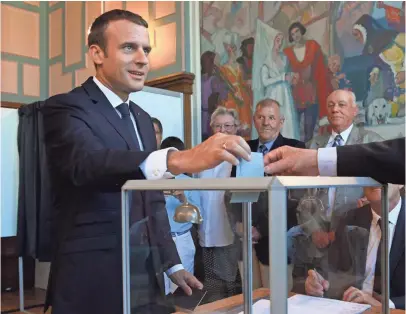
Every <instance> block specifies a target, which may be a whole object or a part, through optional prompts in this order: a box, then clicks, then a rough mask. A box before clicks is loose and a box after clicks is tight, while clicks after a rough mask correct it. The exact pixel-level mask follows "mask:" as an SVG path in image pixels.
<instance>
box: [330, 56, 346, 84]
mask: <svg viewBox="0 0 406 314" xmlns="http://www.w3.org/2000/svg"><path fill="white" fill-rule="evenodd" d="M328 69H329V71H330V76H331V85H332V86H333V89H334V90H336V89H344V90H351V82H350V81H349V80H348V79H347V77H346V75H345V73H343V72H341V58H340V56H339V55H332V56H330V57H328Z"/></svg>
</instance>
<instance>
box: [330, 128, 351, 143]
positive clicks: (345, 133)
mask: <svg viewBox="0 0 406 314" xmlns="http://www.w3.org/2000/svg"><path fill="white" fill-rule="evenodd" d="M353 126H354V125H353V124H351V125H350V126H349V127H348V128H347V129H346V130H344V131H343V132H341V133H340V135H341V137H342V138H343V145H345V144H346V143H347V141H348V138H349V137H350V133H351V131H352V128H353ZM337 135H338V133H337V132H336V131H334V130H333V131H332V132H331V136H330V141H329V142H334V139H335V138H336V136H337Z"/></svg>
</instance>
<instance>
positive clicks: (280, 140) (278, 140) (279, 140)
mask: <svg viewBox="0 0 406 314" xmlns="http://www.w3.org/2000/svg"><path fill="white" fill-rule="evenodd" d="M283 144H284V141H283V136H282V135H281V134H280V133H279V134H278V137H277V138H276V139H275V142H274V143H273V145H272V147H271V149H270V150H269V151H272V150H274V149H277V148H278V147H281V146H283Z"/></svg>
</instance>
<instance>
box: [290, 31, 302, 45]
mask: <svg viewBox="0 0 406 314" xmlns="http://www.w3.org/2000/svg"><path fill="white" fill-rule="evenodd" d="M290 35H291V36H292V39H293V42H295V43H298V42H299V41H300V40H301V39H302V33H301V32H300V29H299V28H297V27H295V28H293V29H292V30H291V31H290Z"/></svg>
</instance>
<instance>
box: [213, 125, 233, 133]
mask: <svg viewBox="0 0 406 314" xmlns="http://www.w3.org/2000/svg"><path fill="white" fill-rule="evenodd" d="M223 127H224V129H225V130H227V131H229V130H231V129H232V128H233V127H235V124H214V125H213V128H214V129H215V130H221V129H222V128H223Z"/></svg>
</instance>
